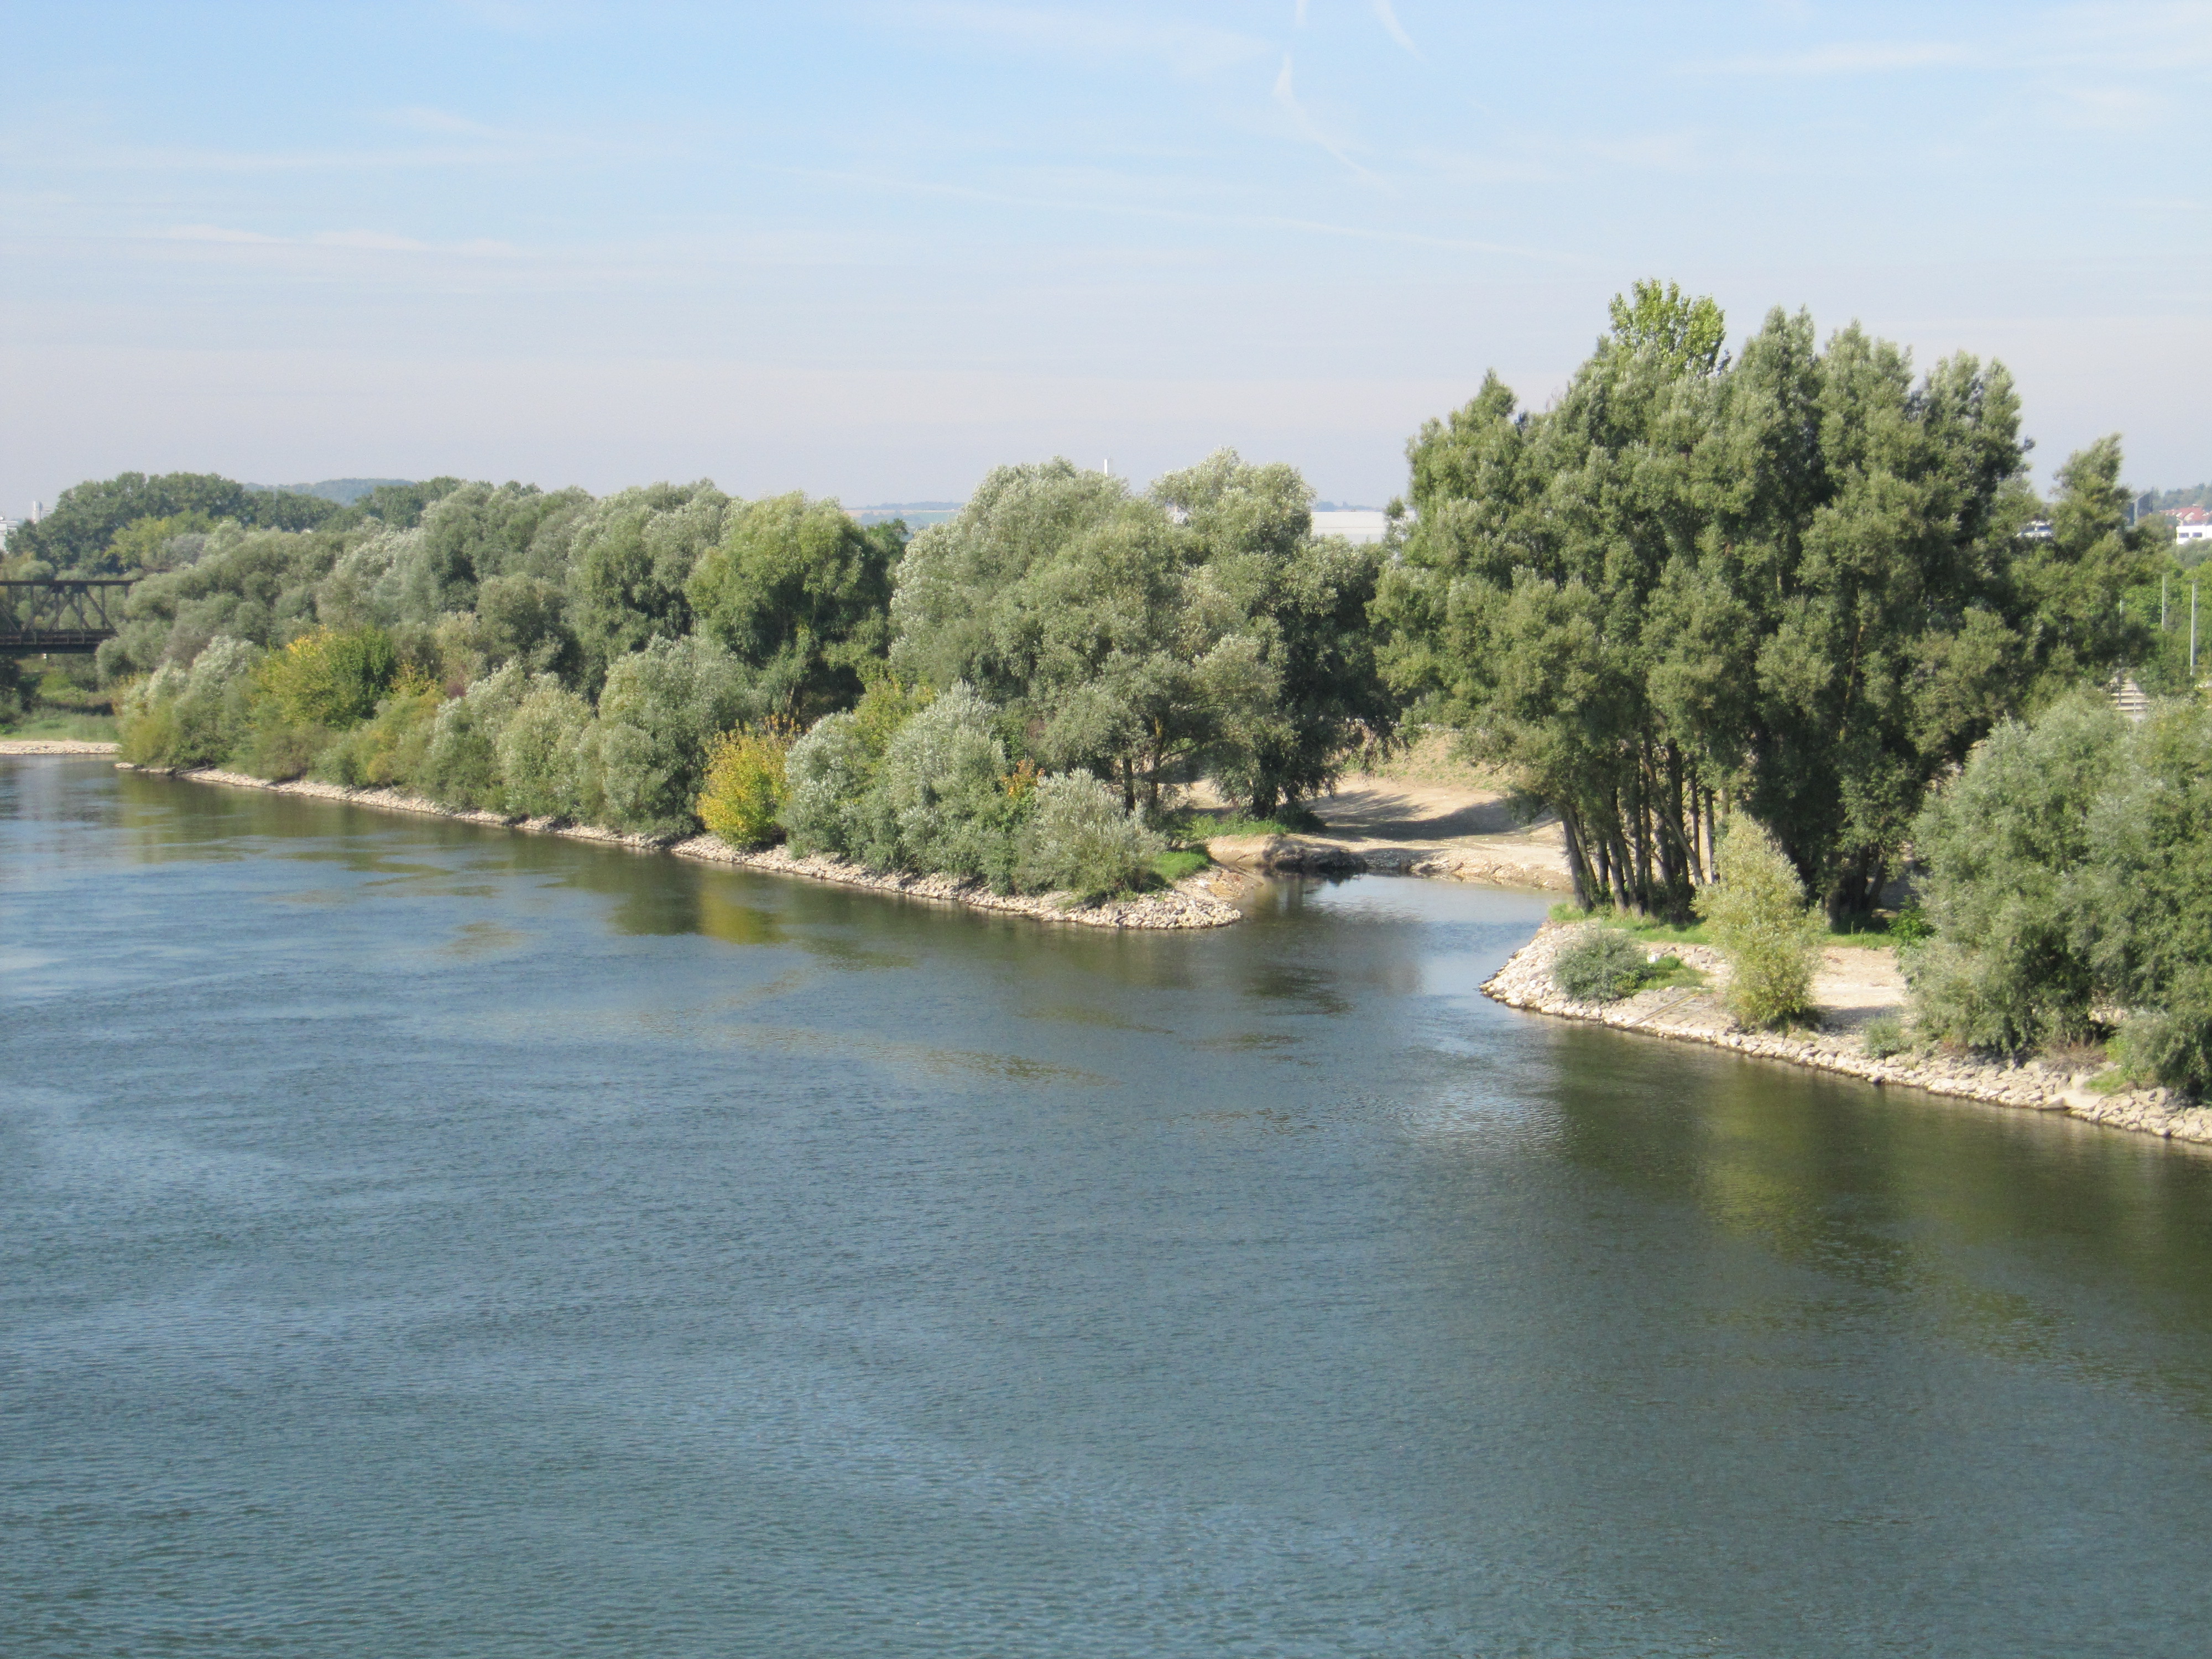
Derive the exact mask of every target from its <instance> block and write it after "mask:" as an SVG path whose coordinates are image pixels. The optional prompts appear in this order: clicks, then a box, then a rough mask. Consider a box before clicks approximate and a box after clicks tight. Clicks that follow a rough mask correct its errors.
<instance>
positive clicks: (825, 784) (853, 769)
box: [783, 679, 929, 870]
mask: <svg viewBox="0 0 2212 1659" xmlns="http://www.w3.org/2000/svg"><path fill="white" fill-rule="evenodd" d="M928 702H929V698H928V696H927V693H924V692H919V691H915V690H910V689H908V688H907V687H905V686H902V685H901V684H899V683H898V682H897V681H896V680H890V679H878V680H877V681H876V682H874V683H873V684H871V685H870V686H869V687H868V689H867V690H866V693H864V694H863V695H862V696H861V698H860V702H858V703H857V704H856V705H854V707H853V708H851V709H849V710H848V711H846V712H843V713H841V714H825V715H824V716H823V718H822V719H820V720H817V721H815V723H814V728H813V730H811V732H808V733H807V734H806V735H805V737H803V738H800V739H799V741H798V742H797V743H795V744H792V746H791V752H790V754H789V756H788V757H787V758H786V763H785V764H786V773H787V786H788V789H789V793H788V796H787V799H786V800H785V803H784V809H783V823H784V828H785V829H787V830H789V831H790V832H791V845H792V848H793V850H794V851H797V852H801V853H827V854H830V855H831V856H832V857H836V858H843V859H853V860H857V861H858V862H860V863H862V864H866V865H867V866H869V867H870V868H871V869H878V870H882V869H889V868H891V867H893V866H895V865H896V864H897V863H898V861H899V859H900V848H899V844H898V821H897V818H896V815H895V814H894V813H893V811H891V809H890V803H889V802H888V801H887V800H886V799H884V794H883V793H882V792H881V791H880V790H878V788H877V787H875V786H876V774H877V772H878V769H880V767H881V766H882V764H883V759H884V753H885V751H886V750H889V748H890V741H891V738H893V737H894V736H896V733H897V732H898V729H899V728H900V727H901V726H903V725H905V724H906V722H907V721H908V720H910V719H912V718H913V717H914V716H915V714H918V713H919V712H920V711H921V709H923V708H926V707H927V706H928Z"/></svg>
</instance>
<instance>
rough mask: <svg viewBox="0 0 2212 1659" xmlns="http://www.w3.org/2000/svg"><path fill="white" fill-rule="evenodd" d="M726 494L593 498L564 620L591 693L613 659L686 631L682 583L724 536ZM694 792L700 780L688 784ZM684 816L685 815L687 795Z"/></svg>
mask: <svg viewBox="0 0 2212 1659" xmlns="http://www.w3.org/2000/svg"><path fill="white" fill-rule="evenodd" d="M728 507H729V497H728V496H726V495H723V494H722V492H721V491H720V490H719V489H715V488H714V485H712V484H710V483H705V482H703V481H702V482H701V483H694V484H665V483H662V484H654V485H652V486H651V487H650V488H647V489H625V490H622V491H619V492H618V493H617V494H615V495H608V496H605V497H603V498H602V499H600V500H599V501H594V502H593V503H592V505H591V506H590V507H588V508H586V510H585V511H584V512H583V513H581V514H580V516H579V517H578V519H577V520H576V523H575V526H574V530H573V532H572V534H571V538H570V547H571V553H570V565H569V574H568V596H569V622H570V624H571V625H572V626H573V627H574V629H575V632H576V637H577V640H578V641H579V643H580V647H581V649H582V653H583V660H584V667H583V684H584V689H585V690H596V689H597V688H598V687H599V684H601V682H602V681H603V680H604V679H605V676H606V674H607V671H608V669H609V668H610V666H611V665H612V664H613V663H614V662H615V660H616V659H617V658H620V657H623V656H625V655H628V654H630V653H635V652H638V651H641V650H643V649H644V648H645V647H646V646H647V644H648V643H650V642H651V641H653V640H655V639H664V640H676V639H681V638H683V637H684V635H687V634H689V633H690V629H691V606H690V601H689V599H687V598H686V597H685V592H684V589H685V586H686V584H687V583H689V582H690V579H691V572H692V570H693V568H695V567H696V565H697V564H698V562H699V560H700V558H701V557H702V556H703V555H704V554H705V552H706V550H708V548H710V547H713V546H714V545H715V544H717V543H718V542H720V540H721V538H722V520H723V514H724V513H725V512H726V510H727V508H728ZM692 783H693V785H694V787H696V783H697V780H696V777H695V778H694V779H693V780H692ZM684 799H685V806H684V814H683V816H684V817H689V816H690V805H689V803H690V796H688V795H687V796H686V797H685V798H684Z"/></svg>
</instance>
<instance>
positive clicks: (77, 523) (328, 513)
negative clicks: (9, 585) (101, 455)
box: [8, 472, 343, 575]
mask: <svg viewBox="0 0 2212 1659" xmlns="http://www.w3.org/2000/svg"><path fill="white" fill-rule="evenodd" d="M342 510H343V509H341V508H340V507H339V506H338V504H337V502H336V501H325V500H323V499H322V498H321V497H320V496H319V495H294V494H293V493H291V492H290V491H289V490H259V489H249V488H248V487H247V486H246V485H245V484H241V483H234V481H233V480H231V479H228V478H224V477H217V476H216V474H214V473H212V472H167V473H162V474H159V475H157V476H153V477H149V476H148V475H147V474H145V473H143V472H120V473H118V474H117V475H116V476H115V477H112V478H106V479H100V480H98V481H94V482H88V483H81V484H76V485H73V486H71V487H70V489H64V491H62V493H61V497H60V499H59V500H58V501H55V503H54V506H53V510H52V512H51V513H47V514H46V516H45V517H44V518H43V519H41V520H40V521H39V522H38V523H36V524H27V525H21V526H18V527H17V528H16V529H15V530H14V531H13V532H10V533H9V538H8V556H9V561H10V562H16V561H26V560H33V559H35V560H38V561H40V562H43V563H45V564H46V565H47V566H48V567H50V568H52V569H53V570H55V571H57V572H60V573H63V574H77V575H116V574H123V573H124V571H125V568H126V567H125V566H124V565H122V564H121V563H120V562H118V558H117V556H115V555H114V554H113V553H112V551H111V544H112V543H113V542H114V540H115V538H116V536H117V534H118V532H121V531H123V530H125V529H127V528H128V527H129V526H131V525H133V524H136V523H137V521H138V520H142V519H173V518H178V517H184V516H191V517H194V518H196V519H198V520H204V521H205V522H207V523H210V524H212V523H214V522H215V521H216V520H222V519H229V520H234V521H235V522H236V523H238V524H239V525H240V526H244V527H246V528H249V529H252V528H258V529H269V530H307V529H310V528H313V526H317V525H319V524H322V523H324V522H325V521H326V520H331V519H333V518H336V517H337V515H338V514H339V513H340V512H341V511H342Z"/></svg>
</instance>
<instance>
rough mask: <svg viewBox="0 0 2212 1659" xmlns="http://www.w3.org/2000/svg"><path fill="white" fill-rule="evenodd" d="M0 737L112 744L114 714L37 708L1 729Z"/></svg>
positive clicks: (113, 738)
mask: <svg viewBox="0 0 2212 1659" xmlns="http://www.w3.org/2000/svg"><path fill="white" fill-rule="evenodd" d="M0 737H6V738H46V739H47V740H49V741H52V742H70V743H113V742H114V741H115V717H114V716H113V715H112V714H71V713H70V712H69V711H68V710H66V709H61V708H35V709H33V710H32V711H31V713H30V714H27V715H26V716H25V717H24V718H23V719H22V720H20V721H18V722H17V723H16V724H15V725H14V726H0Z"/></svg>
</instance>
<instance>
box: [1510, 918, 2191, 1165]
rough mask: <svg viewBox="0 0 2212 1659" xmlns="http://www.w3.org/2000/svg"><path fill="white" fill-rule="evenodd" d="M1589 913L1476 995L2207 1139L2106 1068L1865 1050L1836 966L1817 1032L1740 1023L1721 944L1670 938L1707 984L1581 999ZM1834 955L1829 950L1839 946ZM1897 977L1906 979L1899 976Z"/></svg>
mask: <svg viewBox="0 0 2212 1659" xmlns="http://www.w3.org/2000/svg"><path fill="white" fill-rule="evenodd" d="M1598 925H1599V924H1597V923H1595V922H1565V923H1562V922H1548V921H1547V922H1546V923H1545V924H1544V925H1543V926H1542V927H1540V928H1538V929H1537V930H1536V936H1535V938H1534V939H1530V940H1529V941H1528V944H1526V945H1522V947H1521V948H1520V949H1519V950H1518V951H1515V952H1514V953H1513V954H1512V956H1510V957H1508V958H1507V959H1506V962H1505V965H1504V967H1502V968H1500V969H1498V971H1497V972H1496V973H1495V974H1493V975H1491V977H1490V978H1489V979H1488V980H1487V981H1486V982H1485V983H1484V985H1483V987H1482V992H1483V994H1484V995H1485V996H1487V997H1489V998H1490V999H1491V1000H1492V1001H1494V1002H1501V1003H1503V1004H1504V1005H1505V1006H1507V1007H1509V1008H1518V1009H1522V1010H1524V1011H1525V1012H1530V1013H1541V1014H1551V1015H1553V1016H1555V1017H1557V1018H1561V1019H1578V1020H1587V1021H1589V1022H1592V1023H1594V1024H1601V1025H1609V1026H1612V1027H1613V1029H1614V1030H1623V1031H1636V1032H1640V1033H1642V1034H1643V1035H1644V1036H1661V1037H1672V1038H1674V1039H1675V1040H1676V1041H1678V1042H1703V1043H1706V1044H1709V1045H1710V1046H1711V1047H1713V1048H1729V1049H1733V1050H1735V1052H1736V1053H1738V1054H1752V1055H1756V1056H1757V1057H1759V1058H1760V1059H1763V1060H1788V1061H1789V1062H1790V1063H1791V1064H1793V1065H1797V1066H1811V1067H1813V1068H1814V1069H1815V1070H1817V1071H1823V1072H1835V1073H1840V1074H1841V1075H1843V1076H1845V1077H1855V1078H1858V1079H1863V1081H1866V1082H1869V1083H1874V1084H1879V1085H1890V1084H1895V1085H1900V1086H1903V1087H1907V1088H1914V1089H1924V1090H1926V1091H1928V1092H1929V1093H1930V1094H1937V1095H1949V1096H1952V1097H1955V1098H1959V1099H1963V1100H1978V1101H1982V1102H1984V1103H1987V1104H1990V1105H1993V1106H2013V1107H2020V1108H2023V1109H2027V1110H2030V1111H2039V1112H2064V1113H2066V1114H2067V1115H2069V1116H2071V1117H2078V1118H2081V1119H2083V1120H2085V1121H2088V1122H2091V1123H2100V1124H2104V1125H2106V1127H2111V1128H2116V1129H2132V1130H2135V1131H2136V1132H2138V1133H2143V1134H2154V1135H2159V1136H2161V1137H2163V1138H2164V1139H2169V1140H2185V1141H2193V1142H2196V1143H2197V1144H2199V1145H2212V1107H2208V1106H2205V1105H2203V1104H2200V1103H2197V1102H2195V1101H2192V1100H2191V1099H2189V1098H2188V1097H2185V1096H2183V1095H2179V1094H2177V1093H2176V1092H2175V1091H2172V1090H2171V1089H2136V1090H2125V1091H2114V1092H2112V1093H2110V1094H2106V1093H2100V1092H2098V1091H2095V1090H2093V1089H2092V1088H2091V1087H2090V1086H2089V1083H2090V1079H2091V1078H2092V1077H2093V1076H2094V1075H2095V1073H2097V1072H2099V1071H2101V1070H2102V1069H2103V1067H2102V1066H2101V1065H2100V1066H2092V1067H2089V1068H2087V1069H2081V1070H2072V1071H2069V1070H2067V1069H2065V1068H2063V1067H2062V1066H2055V1065H2051V1064H2050V1063H2047V1062H2045V1061H2043V1060H2025V1061H2021V1062H2019V1063H2012V1062H2008V1061H2004V1060H1988V1059H1984V1058H1981V1057H1980V1056H1978V1055H1974V1054H1946V1053H1941V1052H1936V1051H1925V1050H1923V1051H1917V1052H1913V1053H1908V1054H1892V1055H1889V1056H1887V1058H1883V1057H1878V1056H1876V1055H1875V1054H1870V1053H1869V1052H1868V1049H1867V1043H1866V1037H1865V1034H1864V1029H1863V1028H1864V1025H1865V1024H1866V1023H1867V1016H1868V1015H1869V1012H1873V1011H1877V1010H1879V1005H1878V1004H1875V1003H1873V1002H1871V1001H1870V1000H1869V998H1867V997H1866V996H1864V995H1861V994H1854V992H1855V991H1857V989H1859V988H1860V987H1857V986H1854V985H1853V984H1851V983H1850V980H1849V979H1848V978H1847V977H1845V976H1843V975H1838V976H1836V977H1837V978H1838V979H1839V980H1841V981H1843V982H1841V983H1838V984H1837V985H1836V987H1835V988H1836V991H1837V993H1838V996H1837V997H1836V999H1835V1000H1834V1005H1833V1006H1832V1004H1831V1002H1830V1000H1827V999H1824V998H1823V996H1822V990H1823V982H1824V980H1826V979H1828V978H1829V976H1828V975H1823V977H1822V978H1821V979H1816V980H1815V981H1814V1000H1815V1002H1816V1003H1817V1004H1820V1006H1821V1012H1822V1013H1823V1014H1824V1015H1826V1017H1827V1018H1824V1021H1823V1026H1822V1029H1820V1030H1812V1031H1747V1030H1744V1029H1743V1028H1741V1026H1739V1025H1737V1024H1736V1023H1735V1020H1734V1019H1733V1018H1731V1017H1730V1016H1729V1012H1728V1011H1727V1010H1726V1009H1725V1008H1723V1006H1721V1002H1720V999H1719V996H1718V994H1717V984H1718V983H1719V982H1724V981H1725V979H1726V973H1727V970H1726V969H1725V968H1724V967H1723V964H1722V963H1721V959H1720V955H1719V952H1717V951H1713V950H1711V949H1710V948H1708V947H1705V946H1703V945H1670V946H1668V950H1669V951H1671V952H1672V953H1673V954H1674V955H1676V956H1678V957H1680V958H1681V959H1682V961H1683V962H1684V963H1686V964H1688V965H1689V966H1691V967H1692V968H1695V969H1699V971H1700V972H1702V973H1704V974H1705V975H1706V976H1707V981H1708V982H1707V983H1706V984H1705V985H1703V986H1692V987H1683V986H1673V987H1663V988H1659V989H1654V990H1648V991H1638V993H1637V994H1635V995H1634V996H1632V997H1626V998H1624V999H1623V1000H1620V1001H1619V1002H1578V1001H1577V1000H1575V999H1574V998H1572V997H1570V996H1569V995H1567V994H1566V993H1565V992H1564V991H1562V990H1561V989H1560V988H1559V982H1558V981H1556V980H1555V979H1554V978H1553V975H1552V963H1553V958H1554V957H1556V956H1557V955H1558V954H1559V951H1560V950H1561V949H1562V948H1564V947H1565V945H1567V944H1568V943H1569V942H1570V941H1571V939H1574V938H1575V936H1576V935H1577V933H1581V932H1583V930H1584V929H1586V928H1589V927H1595V926H1598ZM1835 954H1836V953H1835V952H1831V955H1832V956H1833V955H1835ZM1900 984H1901V981H1900Z"/></svg>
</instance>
